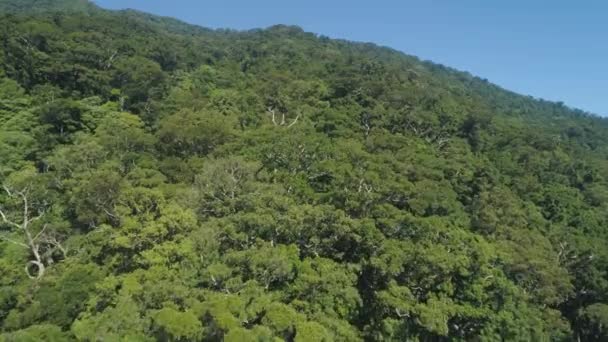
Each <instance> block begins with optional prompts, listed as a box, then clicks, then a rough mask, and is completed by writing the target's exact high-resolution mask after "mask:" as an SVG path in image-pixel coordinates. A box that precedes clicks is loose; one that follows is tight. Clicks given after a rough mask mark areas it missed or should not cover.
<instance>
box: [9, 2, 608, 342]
mask: <svg viewBox="0 0 608 342" xmlns="http://www.w3.org/2000/svg"><path fill="white" fill-rule="evenodd" d="M0 10H1V11H0V12H1V13H3V14H0V20H1V22H2V27H1V28H0V42H2V44H1V45H0V160H1V162H0V184H2V185H3V187H2V189H1V190H0V191H1V194H0V213H1V215H0V222H1V223H0V272H1V273H2V277H0V341H93V340H94V341H98V340H103V341H123V340H126V341H131V340H134V341H154V340H159V341H220V340H225V341H248V340H260V341H279V340H286V341H359V340H362V341H406V340H407V341H410V340H412V341H416V340H417V341H452V340H454V341H469V340H479V341H503V340H509V341H511V340H514V341H537V340H538V341H548V340H551V341H553V340H555V341H572V340H581V341H604V340H607V339H608V335H607V331H606V329H605V327H606V326H607V324H608V318H607V317H608V249H607V248H606V246H607V245H608V230H607V229H606V227H608V120H606V119H602V118H599V117H597V116H594V115H591V114H588V113H585V112H582V111H580V110H576V109H572V108H569V107H567V106H565V105H564V104H562V103H554V102H548V101H544V100H539V99H534V98H531V97H528V96H522V95H519V94H516V93H513V92H510V91H508V90H505V89H502V88H500V87H498V86H496V85H493V84H492V83H490V82H489V81H487V80H484V79H480V78H478V77H475V76H473V75H470V74H468V73H464V72H460V71H458V70H454V69H451V68H449V67H445V66H442V65H438V64H435V63H432V62H427V61H421V60H420V59H418V58H416V57H414V56H409V55H406V54H403V53H401V52H399V51H395V50H392V49H390V48H385V47H379V46H376V45H374V44H368V43H357V42H349V41H344V40H334V39H329V38H327V37H324V36H319V35H316V34H313V33H308V32H305V31H303V30H302V29H301V28H298V27H294V26H288V25H277V26H273V27H270V28H267V29H258V30H251V31H231V30H211V29H205V28H201V27H197V26H193V25H188V24H186V23H182V22H180V21H178V20H175V19H171V18H162V17H157V16H153V15H149V14H146V13H141V12H138V11H132V10H126V11H108V10H103V9H100V8H96V7H93V5H91V4H90V3H88V2H84V1H74V0H73V1H53V2H50V1H46V2H43V1H6V0H4V1H1V2H0Z"/></svg>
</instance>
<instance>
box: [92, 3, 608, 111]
mask: <svg viewBox="0 0 608 342" xmlns="http://www.w3.org/2000/svg"><path fill="white" fill-rule="evenodd" d="M95 2H96V3H97V4H98V5H100V6H102V7H104V8H111V9H120V8H135V9H139V10H142V11H146V12H150V13H154V14H159V15H165V16H171V17H175V18H178V19H181V20H184V21H186V22H189V23H193V24H197V25H201V26H205V27H211V28H233V29H251V28H259V27H268V26H271V25H274V24H290V25H298V26H301V27H302V28H304V29H305V30H306V31H311V32H315V33H319V34H323V35H326V36H329V37H333V38H344V39H349V40H355V41H367V42H373V43H376V44H379V45H385V46H389V47H392V48H395V49H397V50H401V51H403V52H405V53H408V54H412V55H416V56H418V57H420V58H422V59H427V60H432V61H434V62H438V63H442V64H445V65H447V66H451V67H454V68H456V69H460V70H465V71H469V72H471V73H472V74H474V75H477V76H480V77H483V78H487V79H488V80H490V81H491V82H493V83H496V84H498V85H500V86H502V87H504V88H507V89H509V90H513V91H516V92H519V93H522V94H526V95H532V96H534V97H540V98H544V99H547V100H555V101H563V102H564V103H566V104H567V105H569V106H571V107H576V108H580V109H583V110H586V111H589V112H592V113H596V114H600V115H604V116H608V44H607V40H608V1H602V0H586V1H573V0H527V1H524V0H504V1H489V0H459V1H456V0H442V1H440V0H426V1H422V0H401V1H399V0H375V1H357V0H351V1H344V0H334V1H329V0H325V1H321V0H306V1H289V0H256V1H253V0H214V1H205V0H170V1H168V0H95Z"/></svg>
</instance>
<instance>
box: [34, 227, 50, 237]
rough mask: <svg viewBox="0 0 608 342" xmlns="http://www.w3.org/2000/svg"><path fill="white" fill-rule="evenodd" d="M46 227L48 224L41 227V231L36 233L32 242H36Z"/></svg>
mask: <svg viewBox="0 0 608 342" xmlns="http://www.w3.org/2000/svg"><path fill="white" fill-rule="evenodd" d="M46 227H48V224H45V225H44V226H42V229H41V230H40V231H39V232H38V234H36V236H34V241H36V240H38V238H39V237H40V235H42V234H43V233H44V231H45V230H46Z"/></svg>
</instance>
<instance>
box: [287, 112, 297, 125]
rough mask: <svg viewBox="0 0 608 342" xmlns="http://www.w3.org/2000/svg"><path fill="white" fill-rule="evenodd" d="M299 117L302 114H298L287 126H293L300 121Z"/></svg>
mask: <svg viewBox="0 0 608 342" xmlns="http://www.w3.org/2000/svg"><path fill="white" fill-rule="evenodd" d="M299 118H300V114H298V116H296V118H295V120H293V122H292V123H290V124H289V126H287V128H289V127H291V126H293V125H295V124H296V122H298V119H299Z"/></svg>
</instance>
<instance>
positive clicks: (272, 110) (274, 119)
mask: <svg viewBox="0 0 608 342" xmlns="http://www.w3.org/2000/svg"><path fill="white" fill-rule="evenodd" d="M268 112H269V113H270V114H272V123H273V124H274V125H275V126H278V125H277V121H276V118H275V113H274V108H272V107H268Z"/></svg>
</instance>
